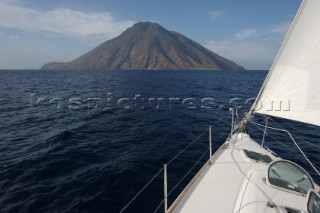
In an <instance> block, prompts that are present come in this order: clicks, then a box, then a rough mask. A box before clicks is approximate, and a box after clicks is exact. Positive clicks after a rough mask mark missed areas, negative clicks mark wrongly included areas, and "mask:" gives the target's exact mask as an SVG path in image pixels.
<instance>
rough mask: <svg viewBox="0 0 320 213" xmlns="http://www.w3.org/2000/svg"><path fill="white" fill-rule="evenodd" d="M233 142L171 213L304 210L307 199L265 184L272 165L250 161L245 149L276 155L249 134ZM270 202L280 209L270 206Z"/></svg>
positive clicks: (208, 167)
mask: <svg viewBox="0 0 320 213" xmlns="http://www.w3.org/2000/svg"><path fill="white" fill-rule="evenodd" d="M229 142H230V144H229V145H228V146H227V147H226V148H223V147H222V148H220V149H219V150H218V151H217V152H216V153H215V155H214V161H213V164H212V165H208V166H207V168H205V170H204V171H203V172H202V173H201V175H200V176H199V177H198V178H197V179H196V181H195V182H194V183H193V184H192V186H191V187H190V189H189V190H188V191H187V192H185V193H182V195H181V196H183V197H182V199H181V200H180V201H179V199H177V202H176V203H175V205H172V207H171V208H170V209H169V212H186V213H188V212H190V213H195V212H201V213H205V212H210V213H234V212H239V213H241V212H242V213H243V212H250V213H259V212H264V213H267V212H280V213H281V212H286V211H283V210H282V209H281V208H282V207H281V206H285V207H290V208H293V209H299V210H304V206H305V205H306V197H305V196H302V195H301V194H298V193H294V192H293V193H291V192H288V191H285V190H282V189H279V188H276V187H273V186H270V185H268V184H267V183H266V182H265V176H266V174H267V167H268V165H267V164H264V163H261V162H253V161H250V160H249V159H247V158H246V157H245V155H244V154H243V151H242V150H243V149H247V150H251V151H255V152H258V153H261V154H266V155H268V156H270V157H271V158H272V159H276V157H275V156H273V155H272V154H271V153H269V152H268V151H266V150H265V149H263V148H262V147H261V146H260V145H258V144H257V143H256V142H255V141H253V140H252V139H251V138H250V137H249V136H248V135H247V134H243V133H241V134H239V135H237V136H234V137H233V138H232V139H231V140H230V141H229ZM180 198H181V197H180ZM268 202H270V203H274V204H276V205H277V207H276V208H271V207H268V206H267V203H268Z"/></svg>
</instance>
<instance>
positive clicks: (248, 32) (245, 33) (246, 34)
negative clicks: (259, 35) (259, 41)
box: [235, 28, 257, 40]
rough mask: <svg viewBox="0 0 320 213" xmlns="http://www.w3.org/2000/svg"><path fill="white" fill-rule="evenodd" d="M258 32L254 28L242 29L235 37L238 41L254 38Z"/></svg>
mask: <svg viewBox="0 0 320 213" xmlns="http://www.w3.org/2000/svg"><path fill="white" fill-rule="evenodd" d="M256 32H257V29H253V28H251V29H242V30H240V32H237V33H236V35H235V36H236V39H237V40H244V39H247V38H250V37H252V36H253V35H254V34H255V33H256Z"/></svg>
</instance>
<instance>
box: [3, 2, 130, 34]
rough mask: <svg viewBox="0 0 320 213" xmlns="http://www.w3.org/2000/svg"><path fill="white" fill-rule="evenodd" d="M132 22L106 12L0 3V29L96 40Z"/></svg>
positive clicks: (117, 32)
mask: <svg viewBox="0 0 320 213" xmlns="http://www.w3.org/2000/svg"><path fill="white" fill-rule="evenodd" d="M133 24H134V21H132V20H116V19H115V18H114V17H113V16H112V14H111V13H109V12H103V13H86V12H81V11H75V10H70V9H66V8H57V9H53V10H49V11H40V10H36V9H31V8H27V7H23V6H21V5H19V4H18V2H17V1H12V2H9V1H1V2H0V27H3V28H11V29H18V30H25V31H36V32H39V31H40V32H46V33H52V34H58V35H64V36H72V37H81V38H86V37H87V38H88V37H89V38H90V39H93V38H99V40H100V39H101V35H103V36H104V39H110V38H112V37H115V36H117V35H119V34H120V33H121V32H122V31H123V30H125V29H126V28H128V27H130V26H131V25H133ZM95 35H100V36H99V37H97V36H95Z"/></svg>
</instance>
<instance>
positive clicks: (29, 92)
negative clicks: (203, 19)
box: [0, 70, 320, 213]
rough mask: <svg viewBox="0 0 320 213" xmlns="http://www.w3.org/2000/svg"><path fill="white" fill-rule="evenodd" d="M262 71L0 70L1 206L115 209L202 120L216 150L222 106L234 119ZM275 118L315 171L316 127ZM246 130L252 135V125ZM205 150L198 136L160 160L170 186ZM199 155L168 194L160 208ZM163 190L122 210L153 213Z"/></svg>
mask: <svg viewBox="0 0 320 213" xmlns="http://www.w3.org/2000/svg"><path fill="white" fill-rule="evenodd" d="M266 74H267V72H266V71H241V72H235V71H218V72H213V71H198V72H195V71H118V72H116V71H113V72H107V71H39V70H18V71H13V70H8V71H6V70H2V71H0V136H1V138H0V212H108V213H109V212H119V211H120V210H121V209H122V208H123V207H124V206H125V205H126V204H127V203H128V202H129V201H130V199H131V198H132V197H133V196H134V195H135V194H136V193H137V192H138V191H139V190H140V189H141V188H142V187H143V186H144V185H145V184H146V183H147V182H148V181H149V180H150V178H151V177H153V175H154V174H155V173H157V172H158V171H159V170H160V169H161V168H162V167H163V164H165V163H167V162H168V161H170V159H172V158H173V157H174V156H175V155H176V154H177V153H179V151H180V150H182V149H183V148H184V147H186V146H187V145H188V144H189V143H190V142H192V141H193V140H195V139H196V138H197V137H198V136H199V135H201V134H202V133H203V132H204V131H205V130H206V129H207V128H208V126H209V125H211V126H212V129H213V132H212V135H213V142H214V149H217V147H218V146H219V145H221V144H222V143H223V142H224V140H225V138H226V137H227V135H228V134H229V132H230V122H231V116H230V113H229V111H228V109H229V107H230V106H238V107H239V117H241V116H242V115H243V113H244V112H245V111H247V110H248V109H249V108H250V106H251V104H252V98H254V97H255V96H256V95H257V93H258V91H259V89H260V86H261V85H262V83H263V80H264V78H265V76H266ZM256 119H257V121H259V122H261V123H263V118H262V117H259V116H258V117H257V118H256ZM275 120H276V122H277V123H274V125H278V124H279V125H282V126H284V127H285V128H287V129H289V130H290V131H292V132H294V134H295V136H296V137H297V142H298V144H299V145H301V147H302V148H303V150H304V151H305V152H306V153H307V155H308V157H309V158H310V159H311V160H312V161H313V162H314V163H315V164H316V165H317V166H318V167H319V166H320V161H319V158H318V156H319V151H320V150H319V149H318V148H317V147H316V146H312V145H310V144H308V143H307V142H305V141H304V140H308V141H310V142H312V143H313V144H315V145H317V146H319V145H320V142H319V136H320V132H319V128H317V127H314V126H311V125H306V124H301V123H297V122H287V121H284V120H281V119H275ZM271 125H272V122H271ZM249 132H250V133H251V135H252V136H253V137H254V138H255V139H256V140H257V141H261V138H262V136H261V132H259V130H258V129H256V128H255V127H254V126H253V125H251V126H249ZM270 134H273V136H274V137H275V138H272V137H267V138H266V144H267V146H268V147H269V148H271V149H272V150H273V151H275V152H276V153H277V154H278V155H279V156H281V157H284V158H288V159H290V160H294V161H295V162H297V163H299V164H300V165H302V166H305V167H306V168H307V170H308V171H309V172H310V174H311V175H312V177H313V178H314V180H315V181H316V182H318V183H319V182H320V179H319V177H317V176H316V174H315V173H314V172H313V171H312V169H311V168H310V166H308V165H307V163H306V162H305V160H303V158H302V157H301V156H300V155H298V150H297V148H296V147H295V146H294V145H293V144H292V142H291V141H290V140H289V139H288V137H287V136H286V135H285V134H283V133H281V134H280V133H277V132H270ZM275 139H277V140H280V141H282V142H284V144H282V143H279V142H278V141H276V140H275ZM207 147H208V133H207V132H205V133H204V134H203V135H202V136H201V137H199V139H198V140H197V143H195V144H194V145H193V146H191V147H190V148H188V149H187V150H186V151H185V152H184V153H183V154H182V155H181V156H179V158H177V159H176V160H175V161H174V162H173V163H172V164H170V165H169V166H168V181H169V191H170V190H171V189H173V187H174V186H175V185H176V184H177V183H178V182H179V180H180V179H181V178H182V177H183V176H184V175H185V174H186V172H187V171H188V170H189V169H190V168H191V167H192V166H193V165H194V164H195V162H197V161H198V159H199V158H200V156H201V155H202V154H203V153H204V152H205V151H206V150H207ZM206 160H207V158H203V159H202V160H201V161H200V163H199V164H198V165H197V166H196V168H195V169H194V170H192V172H191V175H190V176H188V177H187V179H186V180H185V181H183V182H182V183H181V184H180V185H179V186H178V187H177V188H176V190H174V191H173V192H172V193H171V194H170V196H169V204H170V203H172V201H173V200H174V199H175V197H176V196H177V195H178V194H179V192H180V191H181V189H182V188H183V186H185V184H186V183H187V181H188V180H190V178H191V177H192V175H194V174H195V173H196V172H197V169H199V168H200V166H201V164H203V163H204V161H206ZM213 190H214V189H213ZM162 196H163V179H162V174H161V175H160V176H159V177H157V178H156V179H155V181H154V182H152V183H151V184H150V185H149V186H148V187H147V188H146V190H145V191H144V192H143V193H142V194H141V195H140V196H139V197H138V198H137V200H136V201H134V202H133V203H132V205H130V207H129V208H128V209H126V211H125V212H153V211H154V210H155V209H156V207H157V206H158V204H159V203H160V202H161V201H162ZM162 210H163V207H161V208H160V210H159V212H163V211H162Z"/></svg>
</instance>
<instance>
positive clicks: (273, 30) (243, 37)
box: [205, 23, 290, 69]
mask: <svg viewBox="0 0 320 213" xmlns="http://www.w3.org/2000/svg"><path fill="white" fill-rule="evenodd" d="M289 25H290V24H286V23H279V24H277V25H274V26H269V27H267V28H265V29H259V30H258V29H254V28H245V29H242V30H240V31H239V32H237V33H235V34H234V35H233V36H231V37H230V38H229V39H223V40H211V41H209V42H208V43H207V44H205V46H206V47H207V48H208V49H210V50H212V51H213V52H216V53H218V54H220V55H222V56H224V57H226V58H229V59H231V60H234V61H235V62H237V63H239V64H240V65H242V66H244V67H245V68H247V69H268V68H270V66H271V64H272V62H273V60H274V58H275V56H276V54H277V52H278V50H279V48H280V45H281V42H282V41H283V39H284V36H285V34H286V32H287V30H288V28H289Z"/></svg>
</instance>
